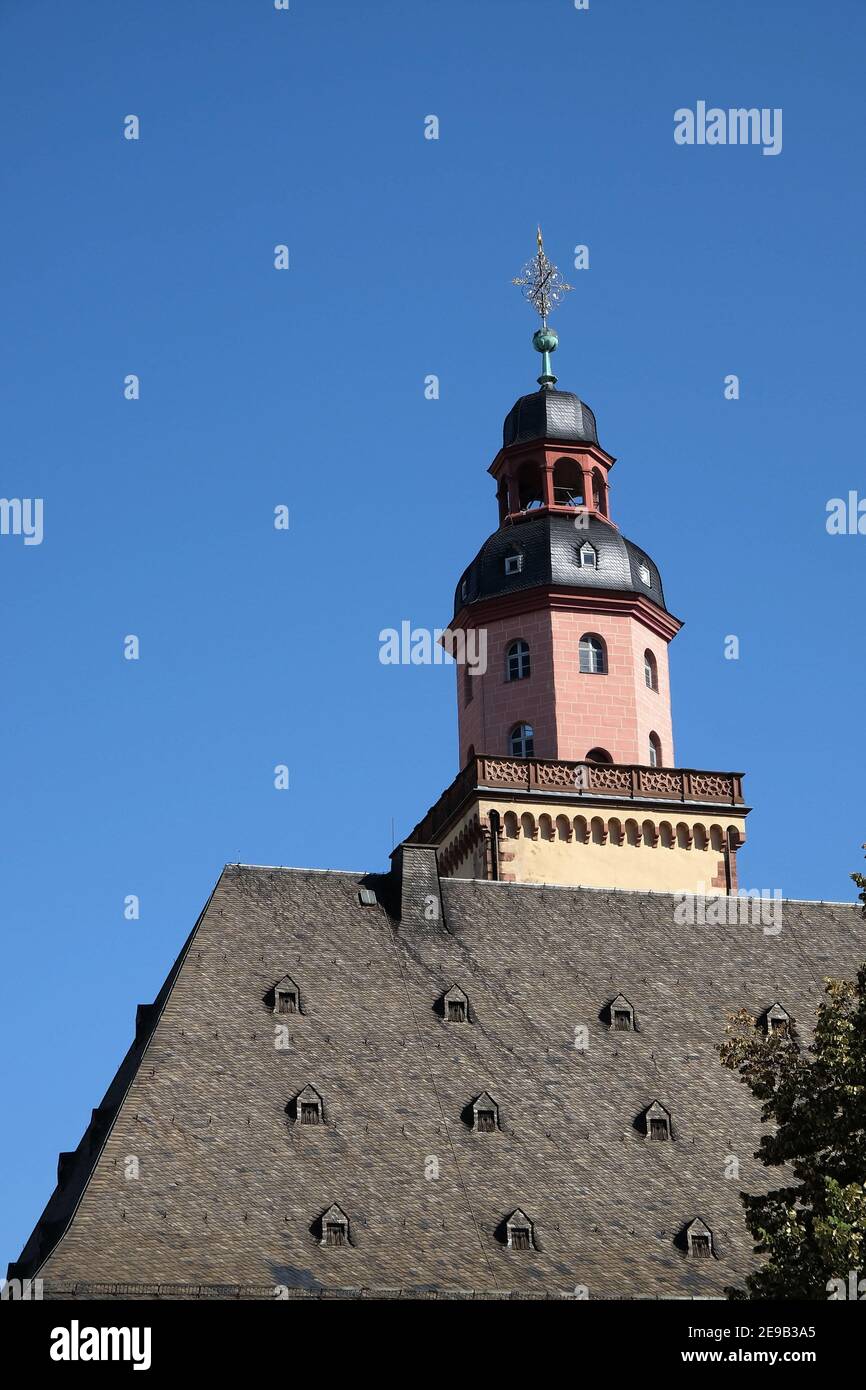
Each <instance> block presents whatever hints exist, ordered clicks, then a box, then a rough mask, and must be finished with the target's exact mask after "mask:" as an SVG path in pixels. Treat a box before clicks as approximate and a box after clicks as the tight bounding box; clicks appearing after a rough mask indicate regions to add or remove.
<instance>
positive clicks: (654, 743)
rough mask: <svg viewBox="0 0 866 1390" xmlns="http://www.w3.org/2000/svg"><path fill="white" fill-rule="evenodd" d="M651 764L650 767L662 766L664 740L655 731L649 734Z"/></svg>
mask: <svg viewBox="0 0 866 1390" xmlns="http://www.w3.org/2000/svg"><path fill="white" fill-rule="evenodd" d="M649 765H650V767H661V765H662V741H661V739H660V738H659V736H658V734H655V733H653V734H650V736H649Z"/></svg>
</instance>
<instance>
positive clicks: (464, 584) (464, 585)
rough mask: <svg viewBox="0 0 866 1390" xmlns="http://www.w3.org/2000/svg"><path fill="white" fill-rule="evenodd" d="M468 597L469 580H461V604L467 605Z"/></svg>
mask: <svg viewBox="0 0 866 1390" xmlns="http://www.w3.org/2000/svg"><path fill="white" fill-rule="evenodd" d="M468 597H469V580H468V579H461V581H460V601H461V603H465V602H466V600H467V598H468Z"/></svg>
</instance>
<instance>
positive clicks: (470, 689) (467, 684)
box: [463, 661, 475, 705]
mask: <svg viewBox="0 0 866 1390" xmlns="http://www.w3.org/2000/svg"><path fill="white" fill-rule="evenodd" d="M474 679H475V678H474V676H473V675H472V667H471V666H470V665H469V663H468V661H467V663H466V665H465V666H464V667H463V703H464V705H468V704H469V702H470V701H471V699H472V696H473V695H474V694H475V685H474V683H473V682H474Z"/></svg>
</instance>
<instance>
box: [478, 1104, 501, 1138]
mask: <svg viewBox="0 0 866 1390" xmlns="http://www.w3.org/2000/svg"><path fill="white" fill-rule="evenodd" d="M475 1128H476V1129H478V1130H480V1131H481V1133H482V1134H492V1133H493V1131H494V1130H495V1128H496V1121H495V1118H494V1115H493V1111H492V1110H478V1111H476V1114H475Z"/></svg>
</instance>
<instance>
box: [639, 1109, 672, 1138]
mask: <svg viewBox="0 0 866 1390" xmlns="http://www.w3.org/2000/svg"><path fill="white" fill-rule="evenodd" d="M645 1119H646V1137H647V1139H651V1140H652V1141H653V1142H654V1143H656V1144H665V1143H667V1141H668V1140H669V1139H670V1138H671V1117H670V1112H669V1111H668V1110H665V1108H664V1106H663V1105H660V1104H659V1102H658V1101H657V1100H656V1101H653V1103H652V1105H651V1106H650V1107H649V1109H648V1110H647V1112H646V1116H645Z"/></svg>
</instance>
